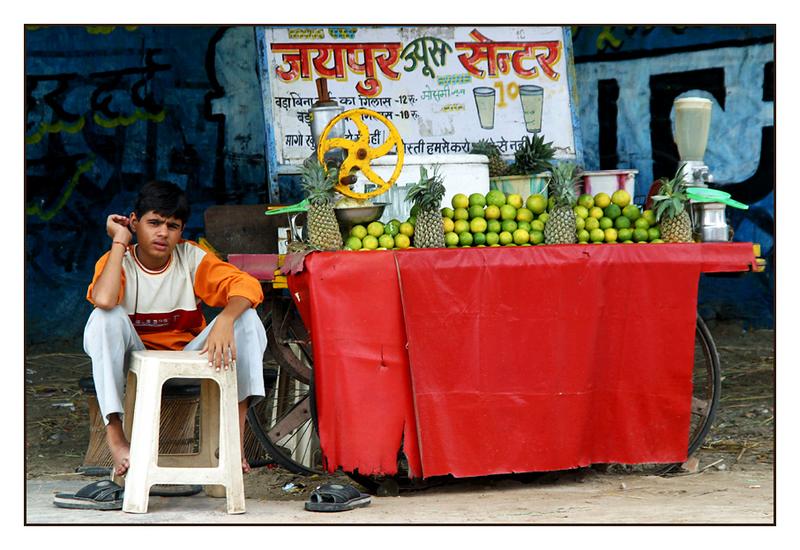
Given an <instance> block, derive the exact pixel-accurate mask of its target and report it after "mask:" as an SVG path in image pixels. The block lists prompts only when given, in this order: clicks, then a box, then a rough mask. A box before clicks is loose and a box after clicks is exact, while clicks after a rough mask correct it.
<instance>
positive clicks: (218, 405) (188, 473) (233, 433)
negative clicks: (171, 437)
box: [122, 351, 244, 514]
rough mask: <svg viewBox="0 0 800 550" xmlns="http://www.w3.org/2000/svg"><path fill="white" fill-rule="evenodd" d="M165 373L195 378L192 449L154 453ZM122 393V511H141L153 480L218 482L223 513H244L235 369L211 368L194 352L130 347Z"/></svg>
mask: <svg viewBox="0 0 800 550" xmlns="http://www.w3.org/2000/svg"><path fill="white" fill-rule="evenodd" d="M170 378H198V379H201V383H200V449H199V452H198V453H196V454H187V455H162V456H161V457H159V454H158V430H159V425H160V418H161V387H162V386H163V384H164V382H166V381H167V380H169V379H170ZM125 393H126V395H125V433H126V435H128V437H129V439H130V443H131V452H130V467H129V468H128V472H127V474H126V475H125V497H124V499H123V502H122V510H123V511H125V512H133V513H138V514H144V513H146V512H147V504H148V500H149V497H150V487H152V486H153V485H156V484H166V485H182V484H202V485H206V486H209V485H217V486H219V485H221V486H223V487H224V488H225V496H226V499H227V504H228V513H229V514H242V513H244V480H243V478H242V454H241V447H240V441H239V408H238V395H237V389H236V371H234V370H233V369H228V370H225V369H221V370H220V371H219V372H217V370H216V369H214V368H212V367H209V366H208V359H207V357H206V356H202V355H200V354H199V352H197V351H134V352H133V353H132V354H131V358H130V362H129V371H128V387H127V389H126V392H125ZM134 400H135V401H134ZM217 448H219V458H217V457H216V450H217ZM210 489H211V488H210V487H206V492H207V493H209V494H212V492H211V491H210ZM214 496H216V495H214ZM219 496H222V495H221V494H220V495H219Z"/></svg>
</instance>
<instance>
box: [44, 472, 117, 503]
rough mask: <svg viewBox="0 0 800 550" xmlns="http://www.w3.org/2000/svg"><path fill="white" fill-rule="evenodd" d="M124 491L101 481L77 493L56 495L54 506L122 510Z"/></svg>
mask: <svg viewBox="0 0 800 550" xmlns="http://www.w3.org/2000/svg"><path fill="white" fill-rule="evenodd" d="M123 492H124V489H123V488H122V487H120V486H119V485H117V484H116V483H114V482H113V481H110V480H108V479H101V480H100V481H95V482H94V483H90V484H89V485H87V486H85V487H83V488H81V489H80V490H78V491H77V492H75V493H56V494H55V496H54V497H53V504H55V505H56V506H58V507H59V508H74V509H78V510H121V509H122V498H123Z"/></svg>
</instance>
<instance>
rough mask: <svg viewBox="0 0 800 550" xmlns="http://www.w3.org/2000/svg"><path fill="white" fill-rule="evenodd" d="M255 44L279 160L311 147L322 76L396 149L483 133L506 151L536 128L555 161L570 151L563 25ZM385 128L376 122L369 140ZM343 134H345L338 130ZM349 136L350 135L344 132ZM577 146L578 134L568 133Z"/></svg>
mask: <svg viewBox="0 0 800 550" xmlns="http://www.w3.org/2000/svg"><path fill="white" fill-rule="evenodd" d="M263 33H264V34H263V37H264V38H263V41H264V45H263V46H264V47H263V49H262V50H261V51H262V54H261V55H263V56H265V57H266V60H264V59H262V60H261V63H262V68H263V69H262V70H263V72H264V76H265V77H266V78H265V80H266V79H268V87H267V82H262V86H265V89H264V90H263V91H264V98H265V101H269V102H270V103H269V107H268V108H269V109H271V114H272V123H273V128H272V129H271V131H270V133H271V134H272V136H273V140H274V148H275V155H276V158H277V163H278V164H294V165H297V164H300V163H301V162H302V160H303V159H305V158H306V157H308V156H309V154H311V152H312V151H313V150H314V142H313V138H312V136H311V128H310V124H309V109H310V108H311V105H312V104H313V103H314V102H315V101H316V100H317V99H318V98H317V90H316V86H315V81H316V79H317V78H320V77H324V78H326V79H328V90H329V92H330V95H331V99H333V100H335V101H337V102H338V103H339V104H340V105H341V106H342V107H343V108H344V110H349V109H356V108H367V109H372V110H374V111H377V112H378V113H380V114H382V115H384V116H385V117H387V118H388V119H389V120H391V122H393V123H394V125H395V126H396V127H397V129H398V131H399V133H400V136H401V138H402V140H403V142H404V144H405V148H406V154H411V155H414V154H463V153H468V152H469V151H470V149H471V144H473V143H475V142H477V141H479V140H481V139H486V140H491V141H493V142H494V143H495V144H496V145H497V146H498V147H499V148H500V151H501V153H502V154H504V155H506V156H511V155H513V153H514V151H515V150H516V149H517V148H518V147H519V145H520V143H521V139H522V137H523V136H525V135H528V136H533V135H534V134H544V136H545V138H546V141H552V142H553V145H554V146H555V147H557V149H558V153H557V155H556V157H557V158H562V159H567V158H572V159H574V158H576V156H577V157H578V158H580V156H581V155H580V153H581V151H580V150H579V147H580V146H579V144H577V145H576V137H575V131H574V129H573V125H574V124H575V123H576V121H577V118H576V117H575V109H574V107H573V105H572V97H571V94H570V92H571V85H570V82H569V79H570V78H571V69H572V67H571V64H570V61H571V53H570V47H571V45H570V44H569V35H568V34H567V33H566V31H565V30H564V29H563V28H562V27H492V26H486V27H483V26H477V27H476V26H468V27H439V26H437V27H346V28H342V27H336V28H327V27H314V28H305V27H304V28H266V29H264V30H263ZM387 135H388V134H387V132H385V131H383V130H380V129H376V130H375V131H374V135H372V136H371V140H370V141H371V144H372V145H373V146H377V145H380V144H381V143H383V142H384V141H385V139H386V137H387ZM346 137H351V136H346ZM352 137H354V136H352ZM578 141H579V140H578Z"/></svg>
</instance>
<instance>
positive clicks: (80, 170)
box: [25, 157, 94, 222]
mask: <svg viewBox="0 0 800 550" xmlns="http://www.w3.org/2000/svg"><path fill="white" fill-rule="evenodd" d="M92 166H94V157H92V158H89V159H87V160H84V161H83V162H81V163H79V164H78V167H77V168H76V169H75V173H74V174H73V175H72V178H70V180H69V183H68V184H67V187H66V189H64V193H63V194H62V195H61V197H60V198H59V199H58V201H57V202H56V204H55V206H53V208H51V209H50V210H47V211H44V210H43V209H42V206H41V205H39V204H33V205H30V206H27V207H25V213H26V214H27V215H28V216H38V217H39V219H41V220H42V221H45V222H47V221H50V220H51V219H52V218H53V217H55V215H56V214H58V213H59V212H60V211H61V209H62V208H64V205H65V204H67V201H68V200H69V198H70V196H71V195H72V192H73V191H74V190H75V187H76V186H77V185H78V181H80V177H81V174H84V173H86V172H88V171H89V170H90V169H91V168H92Z"/></svg>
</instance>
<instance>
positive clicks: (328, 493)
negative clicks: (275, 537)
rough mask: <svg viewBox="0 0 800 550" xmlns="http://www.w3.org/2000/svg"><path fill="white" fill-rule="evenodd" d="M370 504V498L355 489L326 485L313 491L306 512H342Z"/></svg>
mask: <svg viewBox="0 0 800 550" xmlns="http://www.w3.org/2000/svg"><path fill="white" fill-rule="evenodd" d="M370 502H372V497H370V496H369V495H368V494H365V493H361V492H359V491H358V490H357V489H356V488H355V487H351V486H350V485H339V484H338V483H327V484H325V485H320V486H319V487H317V488H316V489H314V491H313V492H312V493H311V496H309V497H308V501H307V502H306V510H308V511H310V512H344V511H345V510H352V509H353V508H360V507H362V506H368V505H369V503H370Z"/></svg>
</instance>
